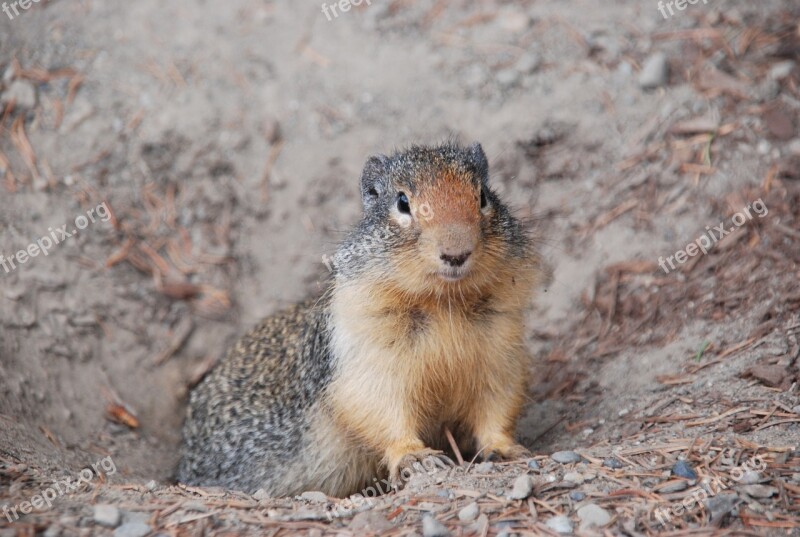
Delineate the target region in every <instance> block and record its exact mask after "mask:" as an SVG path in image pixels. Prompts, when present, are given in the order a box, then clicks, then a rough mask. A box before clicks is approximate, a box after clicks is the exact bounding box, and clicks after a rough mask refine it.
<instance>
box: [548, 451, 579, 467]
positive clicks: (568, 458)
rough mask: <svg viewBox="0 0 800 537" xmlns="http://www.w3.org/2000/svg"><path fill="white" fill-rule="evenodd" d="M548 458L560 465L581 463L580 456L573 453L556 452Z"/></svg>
mask: <svg viewBox="0 0 800 537" xmlns="http://www.w3.org/2000/svg"><path fill="white" fill-rule="evenodd" d="M550 458H551V459H553V460H554V461H556V462H558V463H561V464H570V463H573V462H581V456H580V455H578V454H577V453H575V452H574V451H556V452H555V453H553V454H552V455H550Z"/></svg>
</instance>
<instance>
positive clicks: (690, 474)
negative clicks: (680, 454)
mask: <svg viewBox="0 0 800 537" xmlns="http://www.w3.org/2000/svg"><path fill="white" fill-rule="evenodd" d="M672 474H673V475H676V476H678V477H682V478H684V479H692V480H694V479H697V474H696V473H695V471H694V469H693V468H692V466H691V465H690V464H689V463H688V462H686V461H683V460H681V461H678V462H676V463H675V466H673V467H672Z"/></svg>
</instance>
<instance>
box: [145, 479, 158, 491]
mask: <svg viewBox="0 0 800 537" xmlns="http://www.w3.org/2000/svg"><path fill="white" fill-rule="evenodd" d="M144 488H146V489H147V490H148V491H149V492H153V491H154V490H156V489H157V488H158V483H156V482H155V481H153V480H150V481H148V482H147V484H146V485H145V486H144Z"/></svg>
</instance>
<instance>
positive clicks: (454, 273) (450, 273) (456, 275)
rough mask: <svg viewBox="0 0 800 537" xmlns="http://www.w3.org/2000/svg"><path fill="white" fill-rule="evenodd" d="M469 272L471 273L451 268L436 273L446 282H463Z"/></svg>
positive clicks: (462, 269)
mask: <svg viewBox="0 0 800 537" xmlns="http://www.w3.org/2000/svg"><path fill="white" fill-rule="evenodd" d="M467 272H469V271H468V270H467V269H465V268H451V269H441V270H439V271H438V272H437V273H436V275H437V276H439V277H440V278H441V279H443V280H444V281H446V282H457V281H459V280H462V279H463V278H464V276H466V275H467Z"/></svg>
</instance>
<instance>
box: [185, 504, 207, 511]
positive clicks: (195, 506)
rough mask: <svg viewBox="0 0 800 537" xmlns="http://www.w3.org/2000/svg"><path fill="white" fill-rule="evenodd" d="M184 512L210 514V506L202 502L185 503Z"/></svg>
mask: <svg viewBox="0 0 800 537" xmlns="http://www.w3.org/2000/svg"><path fill="white" fill-rule="evenodd" d="M182 507H183V509H184V511H195V512H197V513H208V506H207V505H206V504H204V503H201V502H185V503H184V504H183V505H182Z"/></svg>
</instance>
